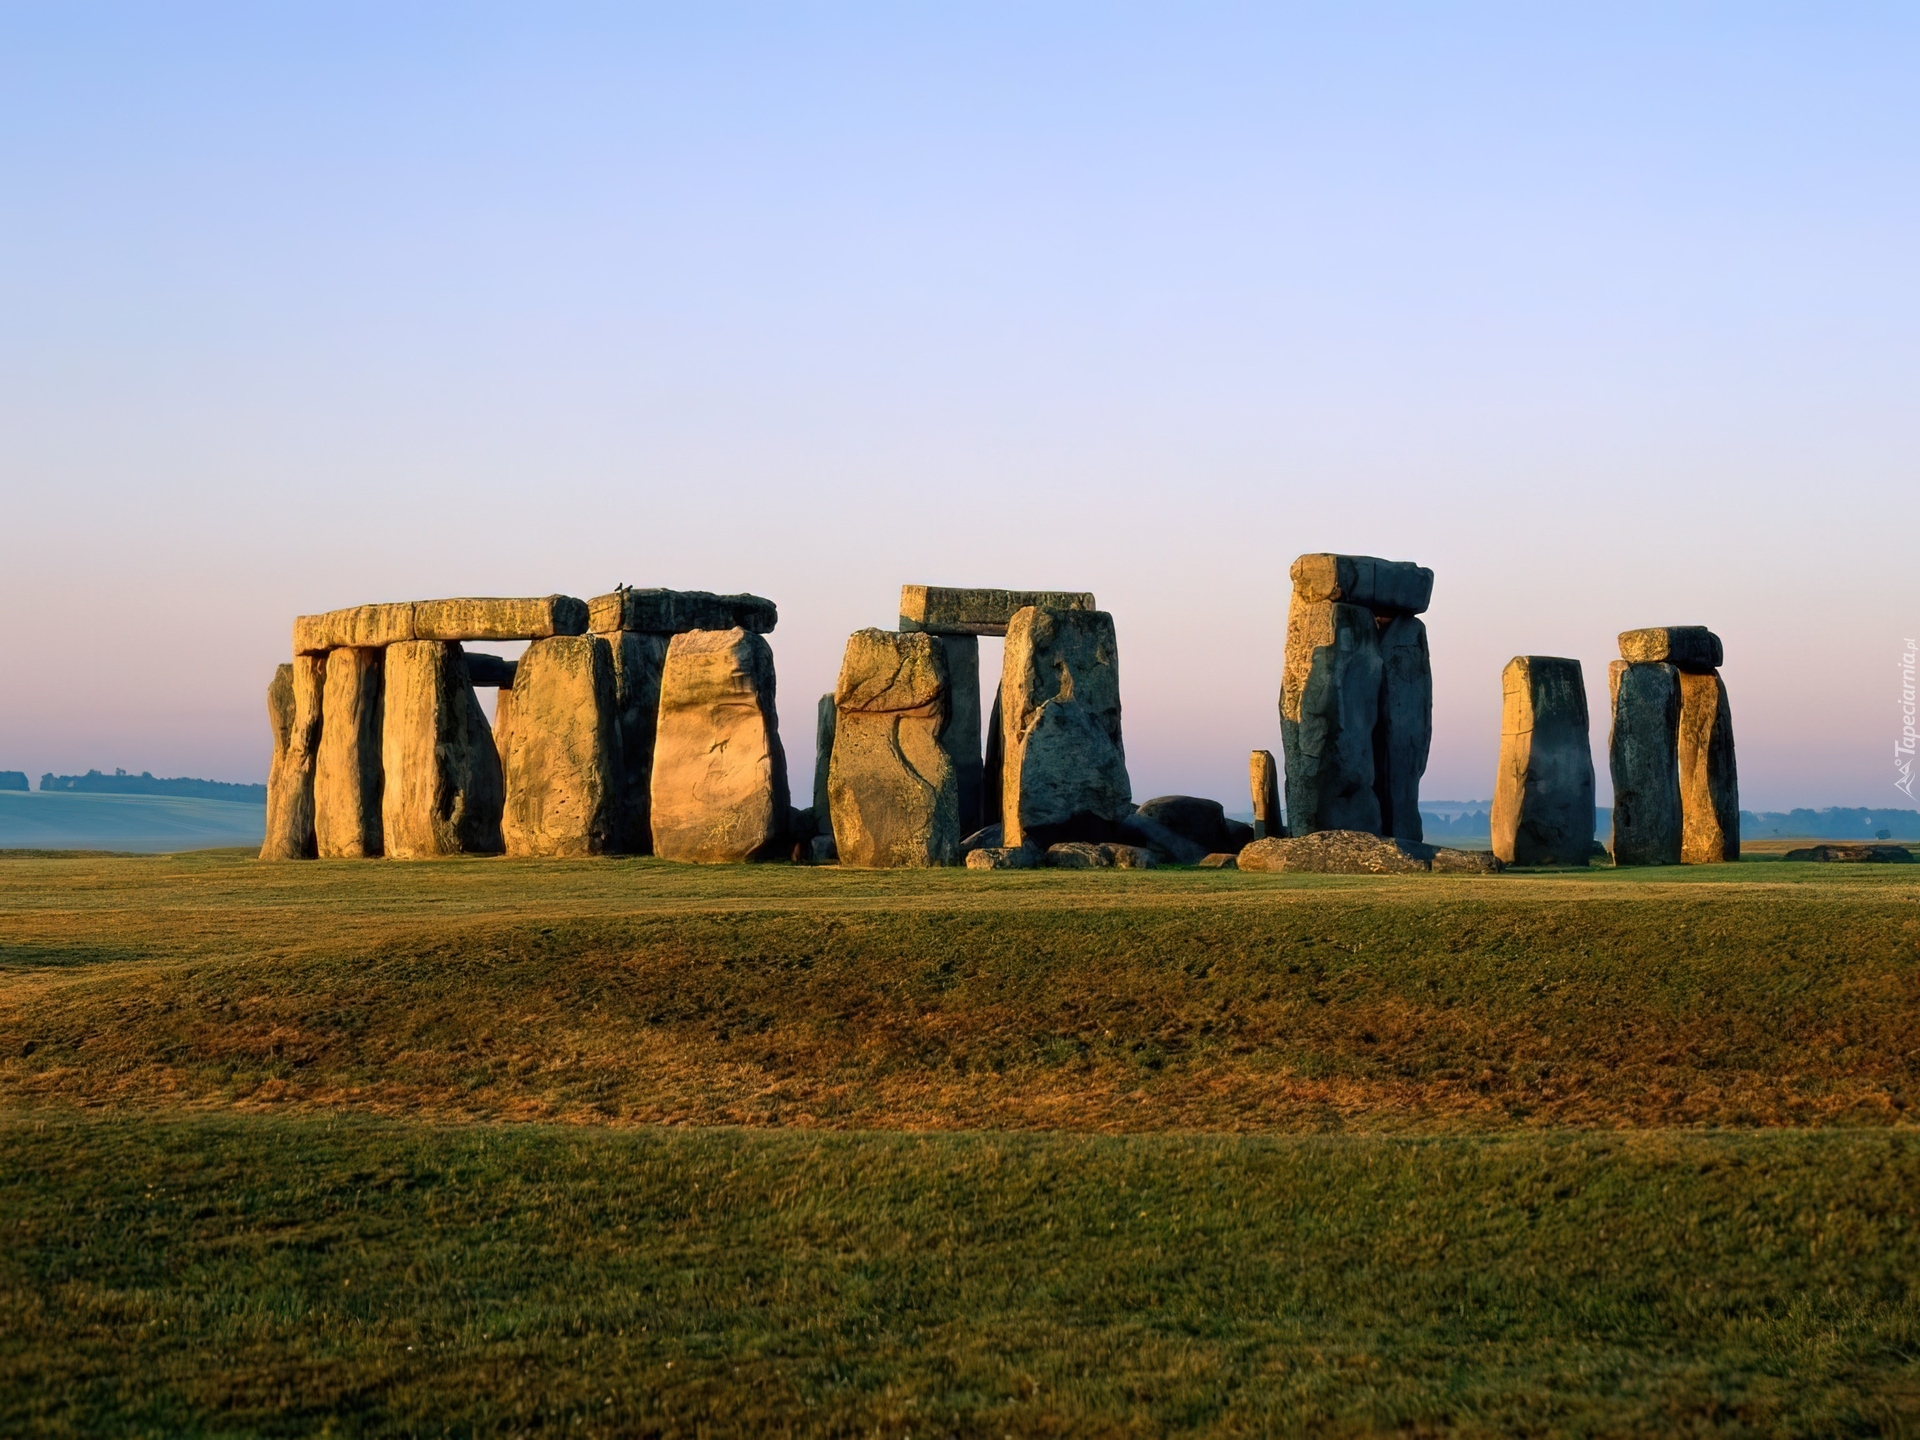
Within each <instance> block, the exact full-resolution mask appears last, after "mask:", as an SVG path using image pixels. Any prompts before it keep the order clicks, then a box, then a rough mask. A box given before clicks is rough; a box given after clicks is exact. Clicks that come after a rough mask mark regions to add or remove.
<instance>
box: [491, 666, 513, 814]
mask: <svg viewBox="0 0 1920 1440" xmlns="http://www.w3.org/2000/svg"><path fill="white" fill-rule="evenodd" d="M512 743H513V691H512V690H511V689H507V688H505V687H502V688H501V690H500V691H499V692H498V693H497V694H495V696H494V697H493V753H494V754H495V755H504V754H506V753H507V747H508V746H509V745H511V744H512ZM506 783H507V777H506V772H505V771H504V770H503V771H502V772H501V775H500V786H501V801H502V808H503V811H504V807H505V799H506Z"/></svg>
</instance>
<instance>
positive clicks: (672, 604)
mask: <svg viewBox="0 0 1920 1440" xmlns="http://www.w3.org/2000/svg"><path fill="white" fill-rule="evenodd" d="M779 619H780V611H779V608H778V607H777V606H775V604H774V603H773V601H771V600H767V599H764V598H762V597H761V596H759V595H715V594H713V593H712V592H711V591H708V590H625V589H623V590H615V591H614V592H613V593H612V594H610V595H596V596H594V597H593V599H591V600H589V601H588V602H587V628H589V629H590V630H592V631H593V633H594V634H596V635H611V634H612V633H613V632H615V631H616V630H637V631H640V632H641V633H643V634H648V635H680V634H684V633H685V632H686V631H689V630H735V629H738V630H747V631H751V632H752V633H753V634H755V635H770V634H772V633H773V627H774V625H775V624H776V623H777V622H778V621H779Z"/></svg>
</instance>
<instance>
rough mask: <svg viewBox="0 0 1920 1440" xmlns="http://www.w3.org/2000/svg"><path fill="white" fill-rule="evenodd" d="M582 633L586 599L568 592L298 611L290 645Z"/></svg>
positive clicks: (300, 650)
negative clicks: (320, 612)
mask: <svg viewBox="0 0 1920 1440" xmlns="http://www.w3.org/2000/svg"><path fill="white" fill-rule="evenodd" d="M586 631H587V604H586V601H584V600H576V599H574V598H573V596H571V595H541V596H535V597H526V598H511V599H496V598H480V597H467V598H461V599H453V600H408V601H402V602H400V603H399V604H394V605H356V606H353V607H351V608H350V609H346V610H329V611H328V612H326V613H325V614H323V615H302V616H301V617H300V618H299V619H297V620H295V621H294V622H293V648H294V653H296V654H300V655H311V654H317V653H319V652H320V651H323V650H334V649H339V648H341V647H350V648H354V649H363V650H364V649H374V648H378V647H380V646H384V645H396V644H399V643H401V642H403V641H407V640H446V641H459V640H495V641H498V640H543V639H545V638H546V637H548V636H550V635H584V634H585V633H586Z"/></svg>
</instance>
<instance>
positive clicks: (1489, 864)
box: [1433, 846, 1506, 875]
mask: <svg viewBox="0 0 1920 1440" xmlns="http://www.w3.org/2000/svg"><path fill="white" fill-rule="evenodd" d="M1505 868H1506V865H1505V862H1503V861H1502V860H1501V859H1500V857H1499V856H1498V855H1495V854H1494V853H1493V852H1492V851H1491V850H1449V849H1447V848H1446V847H1444V846H1436V847H1435V848H1434V852H1433V873H1434V874H1436V875H1498V874H1499V873H1500V872H1501V871H1502V870H1504V869H1505Z"/></svg>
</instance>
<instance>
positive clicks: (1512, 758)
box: [1492, 655, 1594, 865]
mask: <svg viewBox="0 0 1920 1440" xmlns="http://www.w3.org/2000/svg"><path fill="white" fill-rule="evenodd" d="M1500 691H1501V709H1500V764H1499V769H1498V770H1497V772H1496V773H1495V776H1494V785H1493V820H1492V827H1493V853H1494V854H1495V855H1498V856H1499V857H1500V859H1501V860H1502V861H1503V862H1504V863H1506V864H1508V865H1585V864H1586V863H1587V861H1588V860H1589V859H1590V858H1591V857H1592V854H1593V820H1594V811H1593V746H1592V739H1591V735H1590V733H1589V731H1588V728H1587V686H1586V681H1585V679H1584V678H1583V677H1582V675H1581V673H1580V662H1579V661H1578V660H1565V659H1561V658H1559V657H1557V656H1552V655H1516V656H1514V657H1513V659H1511V660H1509V661H1508V662H1507V667H1506V669H1505V670H1503V671H1502V672H1501V674H1500Z"/></svg>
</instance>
